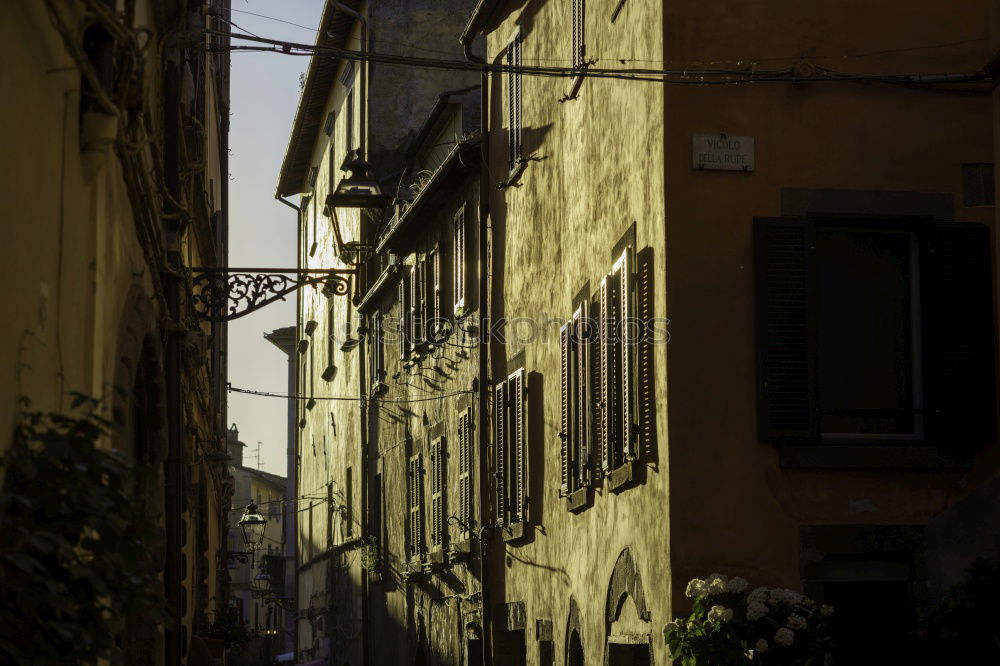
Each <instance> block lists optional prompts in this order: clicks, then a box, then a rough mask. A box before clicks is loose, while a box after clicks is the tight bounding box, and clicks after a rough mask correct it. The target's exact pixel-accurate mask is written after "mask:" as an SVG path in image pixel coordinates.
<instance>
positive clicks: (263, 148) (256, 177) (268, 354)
mask: <svg viewBox="0 0 1000 666" xmlns="http://www.w3.org/2000/svg"><path fill="white" fill-rule="evenodd" d="M232 8H233V14H232V20H233V22H234V23H235V24H236V26H238V27H235V26H234V28H233V30H234V32H239V31H240V29H241V28H242V30H243V31H245V32H252V33H255V34H257V35H260V36H262V37H273V38H276V39H285V40H288V41H297V42H309V43H312V42H314V41H315V32H314V30H311V29H304V28H301V27H298V26H295V25H289V24H287V23H281V22H279V21H275V20H271V19H268V18H262V17H261V16H254V14H261V15H264V16H269V17H273V18H275V19H281V20H283V21H289V22H291V23H296V24H299V25H301V26H313V27H315V26H317V25H318V24H319V18H320V14H321V13H322V10H323V0H233V1H232ZM236 43H239V42H236ZM308 66H309V59H308V58H306V57H304V56H289V55H282V54H277V53H239V52H235V53H233V56H232V88H231V96H232V104H231V107H232V117H231V124H230V134H229V144H230V149H231V151H232V154H231V155H230V162H229V169H230V173H231V177H230V181H229V201H230V210H229V225H230V226H229V263H230V265H231V266H236V267H246V266H264V267H286V266H287V267H293V266H295V254H296V253H295V235H296V230H295V213H294V211H292V209H290V208H288V207H287V206H285V205H284V204H282V203H280V202H278V201H275V200H274V188H275V184H276V183H277V178H278V170H279V169H280V168H281V160H282V158H283V157H284V155H285V147H286V145H287V143H288V134H289V132H290V130H291V127H292V120H293V119H294V116H295V108H296V106H297V105H298V101H299V74H300V73H301V72H305V70H306V68H307V67H308ZM294 323H295V299H294V297H289V299H288V301H287V302H284V303H275V304H272V305H269V306H267V307H265V308H263V309H262V310H260V311H258V312H255V313H253V314H250V315H247V316H246V317H243V318H242V319H237V320H236V321H234V322H232V323H231V324H230V326H229V381H230V382H231V383H232V385H233V386H237V387H240V388H250V389H257V390H264V391H278V392H281V391H285V390H286V387H287V385H286V381H287V369H288V366H287V357H286V356H285V355H284V354H282V353H281V352H280V351H279V350H278V349H277V348H276V347H274V346H273V345H272V344H271V343H269V342H267V341H266V340H264V337H263V335H264V333H266V332H269V331H272V330H274V329H276V328H280V327H282V326H291V325H293V324H294ZM286 408H287V406H286V402H285V400H282V399H279V398H265V397H256V396H248V395H240V394H236V393H230V394H229V421H230V423H235V424H236V426H237V427H238V428H239V430H240V439H242V440H243V441H244V442H246V444H247V445H248V446H247V449H246V450H245V451H244V464H245V465H248V466H256V447H257V442H258V441H259V442H261V446H260V460H261V468H262V469H264V470H266V471H268V472H272V473H275V474H281V475H285V447H286V432H287V431H286V424H287V421H286V414H287V412H286Z"/></svg>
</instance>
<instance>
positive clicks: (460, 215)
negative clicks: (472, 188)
mask: <svg viewBox="0 0 1000 666" xmlns="http://www.w3.org/2000/svg"><path fill="white" fill-rule="evenodd" d="M452 238H453V240H454V243H453V244H454V246H455V247H454V248H453V252H454V254H453V260H452V282H453V285H452V289H453V291H454V300H455V312H456V314H457V313H458V312H459V310H460V309H461V308H464V307H465V285H466V283H467V279H466V265H465V264H466V261H465V250H466V248H465V207H464V206H463V207H462V208H461V209H460V210H459V211H458V212H457V213H455V228H454V231H453V234H452Z"/></svg>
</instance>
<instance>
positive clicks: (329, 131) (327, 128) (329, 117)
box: [323, 111, 337, 136]
mask: <svg viewBox="0 0 1000 666" xmlns="http://www.w3.org/2000/svg"><path fill="white" fill-rule="evenodd" d="M336 124H337V112H336V111H331V112H330V113H328V114H326V122H325V123H323V133H324V134H326V135H327V136H333V127H334V125H336Z"/></svg>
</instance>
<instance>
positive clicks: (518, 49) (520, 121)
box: [514, 33, 524, 166]
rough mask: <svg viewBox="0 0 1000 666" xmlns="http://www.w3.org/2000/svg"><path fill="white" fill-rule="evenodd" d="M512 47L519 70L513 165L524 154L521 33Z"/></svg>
mask: <svg viewBox="0 0 1000 666" xmlns="http://www.w3.org/2000/svg"><path fill="white" fill-rule="evenodd" d="M514 47H515V48H514V66H515V67H517V68H518V70H519V71H518V72H517V74H516V75H515V76H514V98H515V100H516V104H515V105H514V109H515V113H516V115H515V123H514V127H515V132H516V133H515V136H516V141H515V146H516V153H515V155H516V159H515V166H517V162H520V160H521V158H522V157H523V156H524V153H523V148H524V145H523V141H522V127H523V126H524V118H522V117H521V113H522V110H523V104H522V103H521V82H522V80H523V78H524V76H523V75H522V74H521V72H520V67H521V33H518V34H517V37H515V38H514Z"/></svg>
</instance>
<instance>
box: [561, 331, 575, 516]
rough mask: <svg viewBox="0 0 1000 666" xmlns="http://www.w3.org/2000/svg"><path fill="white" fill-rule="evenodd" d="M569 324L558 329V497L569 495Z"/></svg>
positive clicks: (571, 395) (570, 366) (571, 419)
mask: <svg viewBox="0 0 1000 666" xmlns="http://www.w3.org/2000/svg"><path fill="white" fill-rule="evenodd" d="M570 356H571V350H570V324H563V325H562V327H561V328H560V329H559V361H560V362H559V367H560V372H559V375H560V382H559V385H560V420H559V423H560V430H559V462H560V470H561V474H560V484H559V496H560V497H565V496H566V495H568V494H569V493H570V489H569V483H570V460H569V452H570V446H571V440H572V435H571V433H570V430H571V428H572V422H573V414H572V409H571V405H572V400H573V387H572V386H571V385H570V372H571V370H572V361H571V360H570Z"/></svg>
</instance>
